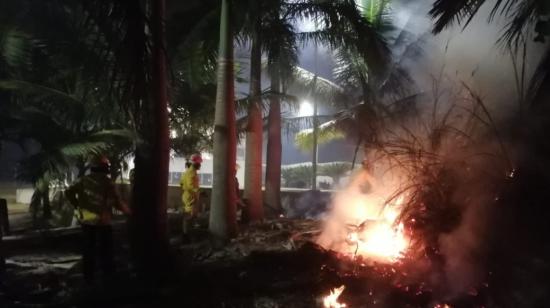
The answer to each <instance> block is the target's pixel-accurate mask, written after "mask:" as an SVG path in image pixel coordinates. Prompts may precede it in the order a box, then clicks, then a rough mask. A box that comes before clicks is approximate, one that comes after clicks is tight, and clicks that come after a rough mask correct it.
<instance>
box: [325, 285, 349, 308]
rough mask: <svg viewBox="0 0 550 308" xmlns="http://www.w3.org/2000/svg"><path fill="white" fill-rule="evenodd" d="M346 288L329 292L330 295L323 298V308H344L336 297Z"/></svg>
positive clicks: (342, 287) (344, 305)
mask: <svg viewBox="0 0 550 308" xmlns="http://www.w3.org/2000/svg"><path fill="white" fill-rule="evenodd" d="M345 288H346V286H344V285H343V286H341V287H339V288H335V289H333V290H332V291H330V294H329V295H327V296H325V297H323V307H325V308H342V307H346V304H344V303H340V302H338V297H340V295H341V294H342V292H344V289H345Z"/></svg>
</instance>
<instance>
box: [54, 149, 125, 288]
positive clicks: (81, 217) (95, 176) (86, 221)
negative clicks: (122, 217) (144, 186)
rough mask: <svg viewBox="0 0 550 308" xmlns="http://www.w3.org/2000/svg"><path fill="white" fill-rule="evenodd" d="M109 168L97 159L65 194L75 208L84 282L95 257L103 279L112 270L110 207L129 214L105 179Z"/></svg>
mask: <svg viewBox="0 0 550 308" xmlns="http://www.w3.org/2000/svg"><path fill="white" fill-rule="evenodd" d="M109 168H110V163H109V160H108V159H107V158H106V157H99V158H97V159H96V160H94V161H93V162H92V164H91V167H90V173H89V174H88V175H85V176H82V177H80V178H79V179H78V180H77V181H76V182H75V183H74V184H73V185H71V186H70V187H69V188H68V189H67V190H66V192H65V196H66V197H67V199H68V200H69V202H70V203H71V204H72V205H73V206H74V207H75V208H76V212H77V216H78V217H77V218H78V221H79V223H80V225H81V227H82V234H83V254H82V266H83V274H84V279H85V281H86V282H88V283H91V282H93V280H94V276H95V266H96V261H97V260H96V259H97V257H98V256H99V263H100V268H101V270H102V272H103V275H104V277H105V278H108V277H109V276H111V275H112V274H113V273H114V271H115V266H114V253H113V229H112V226H111V220H112V210H113V207H114V208H116V209H118V210H120V211H121V212H123V213H125V214H126V215H130V214H131V212H130V209H129V208H128V206H127V205H126V203H124V202H123V201H122V200H121V198H120V196H119V194H118V193H117V191H116V188H115V185H114V183H113V182H112V181H111V179H110V178H109ZM96 246H98V249H96Z"/></svg>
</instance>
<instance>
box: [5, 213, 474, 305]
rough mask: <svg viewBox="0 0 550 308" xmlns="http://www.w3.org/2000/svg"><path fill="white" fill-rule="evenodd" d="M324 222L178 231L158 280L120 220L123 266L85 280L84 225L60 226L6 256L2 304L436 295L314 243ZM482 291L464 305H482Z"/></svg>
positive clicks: (393, 299) (377, 300) (414, 299)
mask: <svg viewBox="0 0 550 308" xmlns="http://www.w3.org/2000/svg"><path fill="white" fill-rule="evenodd" d="M320 228H321V224H320V222H318V221H312V220H289V219H280V220H275V221H268V222H265V223H262V224H257V225H254V226H249V227H243V228H242V230H241V233H240V236H239V237H238V238H236V239H234V240H232V241H231V243H229V244H228V245H226V246H223V247H221V248H217V246H216V245H215V244H213V242H211V241H210V240H209V238H208V236H207V235H206V234H207V232H206V230H204V229H197V230H195V232H194V234H193V237H192V242H191V243H188V244H185V245H182V244H181V243H179V237H174V238H173V239H172V246H173V249H174V256H175V259H176V260H177V263H178V265H177V270H175V271H174V273H173V274H172V275H171V277H170V279H169V281H167V282H166V283H164V284H154V285H151V284H148V283H147V282H145V283H143V282H138V280H137V279H136V278H135V274H134V272H133V269H132V265H131V263H130V262H129V261H128V260H130V256H129V247H128V245H127V244H126V243H127V239H126V238H125V236H126V235H125V234H124V230H125V228H124V227H123V226H122V227H120V226H119V227H118V228H117V230H118V231H117V232H116V235H117V236H116V243H117V247H118V249H117V268H118V272H117V275H115V277H114V278H112V279H110V280H108V281H101V279H100V280H99V281H98V282H97V283H95V284H93V285H86V284H84V283H83V279H82V276H81V274H80V256H79V254H78V249H77V247H75V245H76V244H75V243H76V242H75V240H77V239H78V233H77V232H78V229H76V230H62V232H63V233H62V234H63V235H62V236H61V237H63V238H64V240H63V241H60V240H59V236H58V237H57V240H54V239H53V238H55V237H51V236H52V235H51V234H50V235H49V236H50V238H49V239H47V238H44V239H43V240H41V242H44V241H50V243H52V245H39V243H36V245H29V247H30V249H29V250H28V251H27V252H26V253H21V254H18V255H16V256H12V257H9V258H8V260H7V273H6V275H5V277H3V279H2V285H1V288H0V307H6V308H11V307H17V308H19V307H117V308H118V307H121V308H122V307H322V306H323V305H322V298H323V296H324V295H327V294H328V293H329V292H330V291H331V290H332V289H334V288H337V287H340V286H342V285H344V286H346V289H345V290H344V292H343V294H342V295H341V301H342V302H344V303H346V304H347V305H348V307H430V308H433V307H435V305H437V303H438V302H437V301H436V300H435V299H434V298H435V297H434V294H433V292H432V291H431V290H428V289H426V288H424V287H423V286H422V285H417V284H408V285H401V284H400V283H399V281H402V280H403V278H405V277H404V275H406V274H404V272H405V271H404V270H401V269H398V268H397V267H396V266H392V265H379V264H370V265H368V266H367V265H364V264H362V265H359V264H358V263H357V262H352V261H351V260H349V259H345V258H342V256H338V255H336V254H335V253H333V252H330V251H326V250H324V249H322V248H321V247H319V246H317V245H316V244H314V239H315V237H316V235H317V234H318V232H319V231H320ZM59 232H61V231H59ZM71 242H73V244H71ZM52 246H53V247H52ZM48 248H49V249H48ZM52 248H53V249H52ZM396 269H397V270H396ZM476 299H477V298H476V297H472V298H468V299H467V301H468V303H469V304H468V305H466V306H463V307H481V305H475V304H474V303H475V301H476ZM453 307H455V306H453ZM458 307H460V306H458Z"/></svg>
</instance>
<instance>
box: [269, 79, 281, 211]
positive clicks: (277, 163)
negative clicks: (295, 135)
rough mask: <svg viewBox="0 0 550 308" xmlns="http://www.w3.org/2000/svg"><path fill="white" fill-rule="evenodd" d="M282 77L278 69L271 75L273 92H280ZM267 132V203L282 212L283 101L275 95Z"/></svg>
mask: <svg viewBox="0 0 550 308" xmlns="http://www.w3.org/2000/svg"><path fill="white" fill-rule="evenodd" d="M279 79H280V76H279V72H278V71H277V69H276V68H275V69H273V72H272V73H271V90H272V91H277V92H279V91H280V88H281V87H280V80H279ZM267 121H268V123H267V125H268V128H267V129H268V130H267V158H266V165H267V166H266V176H265V203H266V204H267V206H268V207H270V208H271V209H273V210H275V211H276V212H279V213H280V212H281V211H282V208H281V154H282V142H281V100H280V98H279V96H277V95H275V96H273V97H272V98H271V101H270V104H269V116H268V120H267Z"/></svg>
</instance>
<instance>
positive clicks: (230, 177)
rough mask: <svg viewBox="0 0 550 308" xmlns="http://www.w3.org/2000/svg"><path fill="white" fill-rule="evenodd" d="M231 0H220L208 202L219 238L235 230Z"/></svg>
mask: <svg viewBox="0 0 550 308" xmlns="http://www.w3.org/2000/svg"><path fill="white" fill-rule="evenodd" d="M231 2H232V1H231V0H222V11H221V22H220V49H219V62H218V93H217V96H216V116H215V132H214V151H213V153H214V158H215V159H214V178H213V180H214V182H213V184H212V200H211V205H210V226H209V228H210V232H212V234H214V235H216V236H217V237H220V238H222V239H227V238H231V237H234V236H235V235H236V234H237V220H236V208H235V207H236V203H235V200H236V199H237V196H236V195H235V194H236V192H235V182H234V172H235V159H236V151H237V149H236V148H237V140H236V138H237V131H236V130H237V129H236V123H235V106H234V85H233V83H234V79H233V78H234V77H233V30H232V24H231V19H230V17H231V12H230V8H231Z"/></svg>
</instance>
